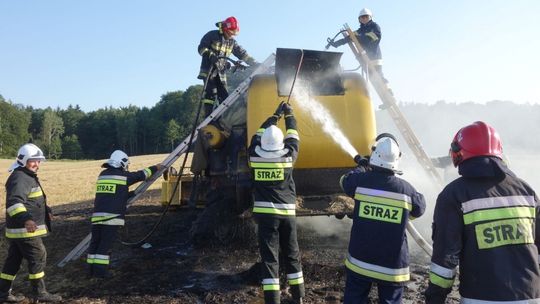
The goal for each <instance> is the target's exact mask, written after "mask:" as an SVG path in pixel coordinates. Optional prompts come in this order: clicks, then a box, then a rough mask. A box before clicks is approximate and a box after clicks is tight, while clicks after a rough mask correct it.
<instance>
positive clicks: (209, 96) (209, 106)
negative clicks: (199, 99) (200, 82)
mask: <svg viewBox="0 0 540 304" xmlns="http://www.w3.org/2000/svg"><path fill="white" fill-rule="evenodd" d="M227 97H229V92H227V88H226V87H225V85H224V84H223V82H221V79H220V78H219V75H216V76H214V77H210V78H208V83H207V84H206V89H205V91H204V95H203V100H204V117H208V116H209V115H210V114H211V113H212V112H213V110H214V103H215V100H216V98H217V100H218V103H217V104H216V105H218V104H220V103H221V102H223V101H224V100H225V99H227Z"/></svg>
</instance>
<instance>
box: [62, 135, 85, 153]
mask: <svg viewBox="0 0 540 304" xmlns="http://www.w3.org/2000/svg"><path fill="white" fill-rule="evenodd" d="M82 157H83V153H82V149H81V145H80V144H79V138H78V137H77V135H76V134H72V135H67V136H64V138H62V158H68V159H80V158H82Z"/></svg>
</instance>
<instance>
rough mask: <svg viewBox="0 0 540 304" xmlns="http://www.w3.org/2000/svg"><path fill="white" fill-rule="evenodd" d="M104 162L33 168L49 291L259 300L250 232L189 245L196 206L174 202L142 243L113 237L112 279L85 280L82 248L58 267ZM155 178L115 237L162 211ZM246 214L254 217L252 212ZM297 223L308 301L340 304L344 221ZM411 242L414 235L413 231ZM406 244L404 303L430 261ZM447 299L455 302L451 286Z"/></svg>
mask: <svg viewBox="0 0 540 304" xmlns="http://www.w3.org/2000/svg"><path fill="white" fill-rule="evenodd" d="M164 158H165V155H149V156H143V157H132V158H131V168H130V169H131V170H136V169H139V168H142V167H145V166H148V165H152V164H155V163H157V162H160V161H162V160H163V159H164ZM102 162H103V160H100V161H48V162H45V163H43V164H42V167H41V169H40V172H39V177H40V180H41V181H42V185H43V187H44V190H45V193H46V194H47V197H48V200H49V203H50V204H51V206H52V207H53V210H54V212H55V214H56V218H55V221H54V224H53V232H52V234H51V235H50V236H48V237H47V238H45V239H44V241H45V243H46V246H47V249H48V266H47V269H46V281H47V283H48V286H49V288H50V290H51V291H53V292H57V293H60V294H61V295H62V296H63V297H64V298H65V302H64V303H100V304H101V303H262V302H261V300H262V299H261V292H260V289H259V283H258V272H257V271H256V269H257V268H256V265H257V264H256V263H257V261H258V249H257V242H256V240H255V239H254V238H253V237H252V235H249V233H247V234H246V235H245V236H244V235H242V236H241V237H240V240H239V241H237V242H235V243H232V244H228V245H223V244H220V243H219V242H214V241H209V242H208V243H207V244H202V245H198V246H194V244H192V243H191V242H190V234H189V230H190V228H191V224H192V222H193V221H194V219H195V218H196V217H197V215H198V214H200V212H201V209H196V210H189V209H187V208H178V209H176V210H172V211H171V212H169V213H168V214H167V215H166V216H165V217H164V219H163V222H162V223H161V225H160V226H159V227H158V229H157V230H156V232H155V233H154V234H153V235H152V236H151V238H149V239H148V240H146V243H148V245H149V248H147V249H143V248H141V247H138V246H137V247H129V246H123V245H122V244H120V242H118V243H117V244H116V245H115V246H114V248H113V253H112V255H111V257H112V260H111V272H112V273H113V275H114V277H113V278H110V279H107V280H105V281H96V280H95V279H88V278H87V277H86V276H85V273H86V272H85V270H86V269H85V266H86V265H85V262H84V257H81V259H80V260H78V261H75V262H70V263H69V264H68V265H66V266H65V267H63V268H59V267H57V266H56V263H57V262H59V261H60V260H61V259H62V258H63V257H64V256H65V255H66V254H67V253H68V252H69V251H70V250H71V249H72V248H73V247H74V246H75V245H76V244H77V243H78V242H79V241H80V240H81V239H83V237H84V236H85V235H86V234H88V233H89V229H90V225H89V221H88V217H89V215H90V214H91V212H92V199H93V195H94V193H93V191H94V187H95V186H94V185H95V184H94V183H95V179H96V177H97V175H98V173H99V172H100V165H101V163H102ZM11 163H12V161H11V160H0V168H2V170H1V171H0V181H2V183H4V182H5V180H6V178H7V176H8V173H7V168H8V167H9V165H10V164H11ZM175 167H178V165H176V166H175ZM160 180H161V179H160ZM160 180H158V182H156V183H155V184H154V185H153V186H152V187H151V188H150V190H149V191H147V192H146V193H145V194H144V195H143V197H142V198H141V199H139V200H138V201H137V202H136V203H135V204H134V205H133V206H132V207H131V208H130V209H129V214H128V216H127V223H126V226H125V227H124V228H123V229H122V230H121V233H120V238H121V239H122V240H124V241H135V240H139V239H141V238H142V237H143V236H144V235H145V234H146V233H148V231H149V230H150V228H151V227H152V226H153V225H154V224H155V223H156V221H157V220H158V218H159V217H160V215H161V212H162V210H163V207H162V206H161V204H160V203H159V197H160V185H161V183H160ZM1 191H2V192H1V194H0V197H1V199H0V200H1V204H2V205H4V204H5V201H4V200H5V192H4V191H5V190H4V189H3V187H2V188H1ZM3 216H4V215H3V213H2V215H1V217H2V218H3ZM427 221H428V222H429V220H427ZM2 222H3V221H2ZM245 222H246V224H250V225H251V226H252V224H253V223H252V221H251V220H249V219H247V220H245ZM298 223H299V225H298V230H299V245H300V249H301V253H302V264H303V271H304V276H305V279H306V289H307V297H306V299H305V303H308V304H309V303H340V302H341V301H342V297H343V290H344V283H345V280H344V274H345V271H344V266H343V259H344V257H345V254H346V250H347V244H348V236H349V231H350V224H351V221H350V220H348V219H347V218H345V219H344V220H337V219H335V218H333V217H316V218H300V219H299V220H298ZM250 225H246V226H247V227H249V226H250ZM2 226H3V225H2ZM409 243H411V244H412V243H413V242H412V240H410V241H409ZM6 245H7V244H6V241H5V238H1V239H0V247H1V250H0V259H3V258H4V257H5V253H6V248H7V246H6ZM147 247H148V246H147ZM411 247H413V249H412V250H413V252H415V253H414V257H413V260H414V262H415V264H414V265H412V266H411V268H412V270H413V274H412V281H411V283H410V284H409V285H408V286H407V287H406V294H405V302H404V303H409V304H413V303H420V302H422V301H423V300H422V299H423V298H422V291H423V290H424V289H425V287H426V284H427V265H428V261H429V259H428V258H427V256H426V255H425V254H423V253H422V252H420V251H419V250H418V249H417V248H414V245H411ZM26 277H27V272H26V269H25V267H23V269H21V271H20V272H19V275H18V276H17V279H16V281H15V288H14V291H15V293H23V294H28V292H29V288H28V282H27V280H26ZM372 296H373V295H372ZM282 299H283V300H282V303H289V302H288V301H289V300H288V299H290V295H289V294H288V292H287V290H286V289H283V290H282ZM449 302H450V303H457V300H456V297H455V295H453V297H452V300H450V301H449ZM373 303H375V301H374V300H373Z"/></svg>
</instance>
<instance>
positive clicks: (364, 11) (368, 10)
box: [358, 7, 373, 19]
mask: <svg viewBox="0 0 540 304" xmlns="http://www.w3.org/2000/svg"><path fill="white" fill-rule="evenodd" d="M366 15H368V16H369V19H371V18H373V14H372V13H371V10H370V9H369V8H365V7H364V8H363V9H362V10H361V11H360V13H359V14H358V17H359V18H360V17H362V16H366Z"/></svg>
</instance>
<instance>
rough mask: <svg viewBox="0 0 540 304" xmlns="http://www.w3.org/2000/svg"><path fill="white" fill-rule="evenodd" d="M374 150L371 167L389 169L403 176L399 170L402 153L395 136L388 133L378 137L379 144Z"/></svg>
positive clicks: (370, 160)
mask: <svg viewBox="0 0 540 304" xmlns="http://www.w3.org/2000/svg"><path fill="white" fill-rule="evenodd" d="M372 150H373V152H372V153H371V156H370V158H369V164H370V165H372V166H376V167H381V168H385V169H389V170H392V171H394V172H395V173H398V174H401V171H399V169H398V165H399V160H400V158H401V151H400V149H399V145H398V143H397V141H396V139H395V138H394V136H392V135H391V134H388V133H383V134H381V135H379V136H377V142H376V143H375V146H374V147H373V148H372Z"/></svg>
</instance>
